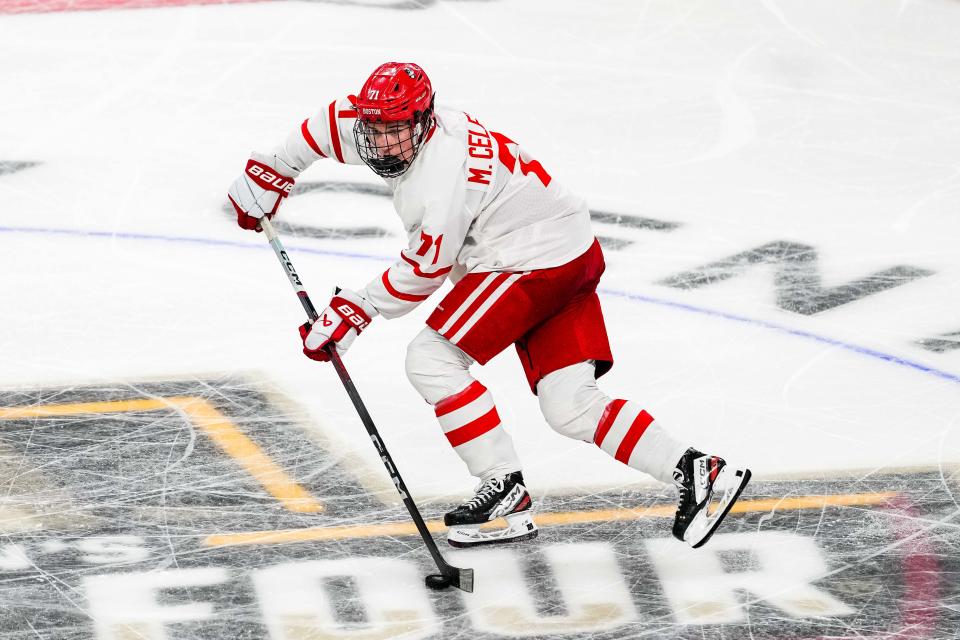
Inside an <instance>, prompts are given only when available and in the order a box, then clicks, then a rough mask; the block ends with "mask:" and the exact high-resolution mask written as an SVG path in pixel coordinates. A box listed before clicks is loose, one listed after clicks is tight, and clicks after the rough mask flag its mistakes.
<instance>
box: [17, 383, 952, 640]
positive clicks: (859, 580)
mask: <svg viewBox="0 0 960 640" xmlns="http://www.w3.org/2000/svg"><path fill="white" fill-rule="evenodd" d="M374 418H375V419H376V416H374ZM357 428H360V425H359V424H358V425H357ZM384 435H385V437H386V438H387V440H388V441H389V435H388V434H384ZM388 444H389V442H388ZM348 460H349V458H347V457H344V452H331V451H325V450H323V447H322V446H319V445H318V444H317V442H316V441H315V440H314V439H312V438H311V437H310V436H309V435H308V434H307V433H306V432H305V431H304V429H303V426H302V423H301V422H300V421H299V419H298V417H297V416H296V415H294V412H293V411H292V410H291V409H290V408H288V407H287V406H286V403H284V402H282V401H277V397H276V396H275V395H271V394H269V393H267V392H265V391H264V390H263V389H261V388H260V387H258V386H257V385H256V384H254V383H251V382H248V381H244V380H239V379H234V378H220V379H207V380H185V381H171V382H153V383H149V384H136V385H134V384H131V385H116V386H91V387H85V388H69V389H38V390H30V391H22V390H21V391H9V392H0V480H2V487H3V489H4V491H3V494H2V497H0V533H2V538H0V603H3V607H2V611H3V613H2V615H0V637H2V638H20V637H23V638H31V637H44V638H58V639H59V638H64V639H71V640H72V639H80V638H97V639H101V640H105V639H110V640H121V639H122V640H127V639H130V638H140V639H161V638H177V639H178V640H180V639H193V638H197V639H211V640H212V639H214V638H251V639H253V638H265V639H266V638H270V639H271V640H281V639H282V640H306V639H308V638H309V639H320V638H325V639H330V638H343V639H350V638H357V639H360V638H362V639H364V640H370V639H376V638H391V637H403V638H430V637H459V636H469V637H478V638H502V637H541V638H547V637H564V638H636V637H656V638H684V639H686V638H690V639H693V638H697V639H703V638H717V639H721V638H722V639H728V638H791V639H800V638H822V637H830V638H894V637H895V638H904V639H906V638H910V639H918V640H919V639H927V638H931V639H932V638H937V639H939V638H943V639H946V638H955V637H957V633H958V631H960V581H958V580H956V576H957V575H958V572H960V516H958V513H960V505H958V503H957V485H958V482H957V480H958V478H960V474H958V473H957V472H956V471H953V472H947V471H924V472H916V473H905V472H901V473H891V474H881V473H873V474H868V475H864V476H862V477H850V478H844V479H839V480H834V481H826V480H810V481H780V482H763V481H757V480H755V481H754V482H752V483H751V485H750V486H749V488H748V490H747V492H746V493H745V495H744V496H743V497H742V499H741V502H740V503H738V505H737V506H736V508H735V509H734V510H733V511H732V512H731V515H730V516H728V518H727V520H726V521H725V523H724V525H723V527H722V528H721V530H720V531H719V532H718V533H717V535H716V536H714V538H713V539H712V540H711V542H710V543H709V544H708V545H707V546H706V547H704V548H702V549H698V550H692V549H689V548H688V547H687V546H685V545H683V544H681V543H679V542H677V541H675V540H673V539H672V538H671V537H670V536H669V528H670V522H671V518H672V514H673V500H674V496H673V491H672V490H666V489H665V490H663V491H661V492H655V491H649V490H644V491H635V490H624V491H609V492H605V493H602V494H592V495H584V496H575V497H570V496H565V497H546V498H541V499H538V504H537V509H538V511H537V520H538V522H539V524H540V526H541V535H540V538H539V539H538V540H537V541H535V542H531V543H526V544H519V545H510V546H500V547H493V548H486V549H479V550H468V551H459V550H453V549H450V550H448V551H446V553H447V554H448V558H449V560H450V561H451V562H454V563H456V564H460V565H461V566H471V567H473V568H474V569H475V570H476V572H477V590H476V592H475V593H473V594H459V593H455V592H452V591H450V592H442V593H428V592H427V591H426V590H425V587H424V586H423V582H422V578H423V575H425V573H427V572H429V571H430V570H431V563H430V560H429V557H428V556H427V554H426V552H425V551H424V549H423V547H422V543H421V542H420V540H419V538H418V536H417V535H416V531H415V529H414V528H413V526H412V525H411V524H410V523H409V521H408V518H407V517H406V515H405V512H404V511H403V510H402V507H400V508H397V507H385V506H384V505H383V504H382V503H380V502H379V501H377V500H376V499H375V498H374V497H373V496H371V494H370V493H369V492H368V491H367V490H365V489H364V488H363V487H362V486H361V485H360V484H359V483H358V482H357V480H356V479H355V476H354V473H353V472H354V471H356V470H355V469H353V468H350V464H349V462H347V461H348ZM397 462H398V464H399V465H401V468H402V467H403V466H404V464H407V465H409V464H415V463H416V461H408V462H407V463H405V462H404V461H403V460H398V461H397ZM533 489H534V491H536V487H534V488H533ZM449 506H450V505H424V515H425V517H426V518H427V519H428V520H429V521H430V522H431V529H432V530H433V531H435V532H436V534H437V535H438V536H442V535H443V531H444V529H443V527H442V524H441V522H440V518H441V516H442V513H443V512H444V511H445V510H446V509H447V508H448V507H449Z"/></svg>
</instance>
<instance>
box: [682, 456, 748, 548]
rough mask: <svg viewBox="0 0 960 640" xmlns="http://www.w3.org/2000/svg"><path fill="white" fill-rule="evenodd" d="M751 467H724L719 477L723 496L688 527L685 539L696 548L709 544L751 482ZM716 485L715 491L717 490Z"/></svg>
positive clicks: (718, 480) (718, 481)
mask: <svg viewBox="0 0 960 640" xmlns="http://www.w3.org/2000/svg"><path fill="white" fill-rule="evenodd" d="M750 475H751V473H750V470H749V469H731V468H730V467H724V469H723V471H721V473H720V477H719V478H718V479H717V483H716V484H717V485H719V486H720V487H722V488H723V497H722V498H720V500H719V502H717V503H716V504H713V505H707V507H706V508H705V509H704V510H703V511H702V512H701V513H699V514H697V516H696V517H695V518H694V519H693V522H691V523H690V526H689V527H687V531H686V534H685V535H684V540H686V542H687V544H689V545H690V546H691V547H693V548H694V549H699V548H700V547H702V546H703V545H705V544H707V541H708V540H710V537H711V536H713V533H714V531H716V530H717V527H719V526H720V524H721V523H722V522H723V519H724V518H725V517H726V515H727V513H729V512H730V509H731V508H732V507H733V505H734V503H735V502H736V501H737V498H739V497H740V494H741V493H743V489H744V487H746V486H747V483H748V482H750ZM716 488H717V487H716V486H715V489H714V491H716Z"/></svg>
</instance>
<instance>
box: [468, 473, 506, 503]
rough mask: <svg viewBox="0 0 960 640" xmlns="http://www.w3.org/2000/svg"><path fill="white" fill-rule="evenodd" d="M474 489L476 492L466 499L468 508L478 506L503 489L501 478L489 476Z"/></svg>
mask: <svg viewBox="0 0 960 640" xmlns="http://www.w3.org/2000/svg"><path fill="white" fill-rule="evenodd" d="M475 491H476V492H477V494H476V495H475V496H473V497H472V498H470V500H468V501H467V506H468V507H470V508H476V507H479V506H480V505H482V504H483V503H484V502H486V501H487V500H489V499H490V498H492V497H493V496H495V495H497V494H498V493H500V492H501V491H503V480H501V479H500V478H490V479H489V480H487V481H486V482H483V483H481V484H479V485H478V486H477V488H476V489H475Z"/></svg>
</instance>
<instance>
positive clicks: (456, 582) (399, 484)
mask: <svg viewBox="0 0 960 640" xmlns="http://www.w3.org/2000/svg"><path fill="white" fill-rule="evenodd" d="M260 228H261V229H263V232H264V235H265V236H266V237H267V240H268V241H269V242H270V246H271V247H273V252H274V253H275V254H276V255H277V260H279V261H280V264H281V265H283V269H284V271H285V272H286V274H287V279H288V280H289V281H290V284H291V286H293V290H294V291H296V292H297V297H298V298H300V304H301V305H302V306H303V310H304V311H306V313H307V317H308V318H310V321H311V322H313V321H315V320H316V319H317V318H318V317H320V314H319V313H317V308H316V307H314V306H313V303H312V302H311V301H310V296H308V295H307V291H306V289H304V287H303V283H302V282H301V281H300V276H298V275H297V271H296V269H294V268H293V263H292V262H291V261H290V256H289V255H288V254H287V252H286V251H285V250H284V248H283V244H281V243H280V238H279V237H278V236H277V232H276V231H274V229H273V224H271V222H270V220H269V219H267V218H262V219H261V220H260ZM327 352H328V353H329V354H330V362H331V363H333V368H334V369H336V371H337V375H339V376H340V381H341V382H342V383H343V387H344V389H346V390H347V395H349V396H350V400H352V401H353V406H354V408H356V410H357V413H358V414H359V416H360V421H361V422H363V426H364V427H366V429H367V434H368V435H369V436H370V440H372V441H373V446H374V447H376V448H377V453H378V454H380V459H381V460H382V461H383V466H384V467H386V469H387V473H388V474H390V479H391V480H393V484H394V486H396V488H397V492H398V493H399V494H400V497H401V498H402V499H403V504H404V505H405V506H406V507H407V511H409V512H410V517H411V518H413V522H414V524H415V525H417V531H419V532H420V537H421V538H423V542H424V544H425V545H427V551H429V552H430V555H431V556H433V561H434V562H435V563H436V564H437V568H438V569H440V573H439V574H436V573H434V574H430V575H428V576H427V577H426V580H425V582H426V585H427V586H428V587H430V588H431V589H446V588H447V587H450V586H454V587H456V588H458V589H460V590H462V591H466V592H468V593H470V592H472V591H473V569H460V568H458V567H454V566H451V565H450V564H447V561H446V560H444V559H443V555H442V554H441V553H440V550H439V549H438V548H437V543H436V542H434V540H433V536H431V535H430V531H429V530H428V529H427V525H426V523H425V522H424V521H423V517H422V516H421V515H420V510H419V509H417V505H416V503H414V501H413V498H411V497H410V492H409V491H407V485H405V484H404V482H403V478H401V477H400V472H399V471H398V470H397V465H395V464H394V463H393V458H392V457H391V456H390V453H389V452H388V451H387V448H386V446H384V444H383V440H381V438H380V434H379V433H378V432H377V427H376V425H374V424H373V418H371V417H370V414H369V413H368V412H367V408H366V407H365V406H364V404H363V400H361V399H360V394H359V393H358V392H357V387H356V386H355V385H354V384H353V380H351V379H350V374H349V373H347V369H346V367H344V366H343V361H342V360H341V359H340V354H339V353H337V350H336V348H335V347H332V346H331V347H330V348H329V349H328V350H327Z"/></svg>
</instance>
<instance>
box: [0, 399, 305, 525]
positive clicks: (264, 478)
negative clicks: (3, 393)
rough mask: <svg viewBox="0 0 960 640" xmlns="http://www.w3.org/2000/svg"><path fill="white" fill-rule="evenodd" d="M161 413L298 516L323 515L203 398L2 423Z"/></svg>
mask: <svg viewBox="0 0 960 640" xmlns="http://www.w3.org/2000/svg"><path fill="white" fill-rule="evenodd" d="M158 410H173V411H176V412H177V413H180V414H182V415H183V416H184V417H186V418H187V420H189V421H190V423H191V424H193V425H194V426H196V427H198V428H199V429H200V430H201V431H203V433H204V434H206V436H207V437H208V438H210V439H211V440H212V441H213V442H214V443H215V444H216V445H217V446H218V447H220V449H221V450H222V451H223V452H224V453H226V454H227V455H228V456H230V457H231V458H233V459H234V460H236V461H237V463H238V464H240V466H241V467H243V468H244V470H246V472H247V473H249V474H250V475H251V476H252V477H253V478H254V479H256V480H257V482H259V483H260V484H261V486H263V488H264V489H266V490H267V492H268V493H269V494H270V495H272V496H273V497H274V498H276V499H277V500H278V501H279V502H280V503H281V504H282V505H283V506H284V508H286V509H287V510H289V511H295V512H298V513H318V512H320V511H323V505H322V504H320V503H319V502H318V501H317V500H316V499H315V498H314V497H313V496H312V495H310V493H309V492H308V491H307V490H306V489H304V488H303V487H301V486H300V485H299V484H297V483H296V482H295V481H294V480H293V479H292V478H290V476H288V475H287V474H286V473H285V472H284V470H283V469H281V468H280V467H279V466H278V465H277V464H276V463H274V462H273V460H271V459H270V457H269V456H268V455H267V454H265V453H264V452H263V450H262V449H260V447H258V446H257V445H256V443H255V442H253V440H251V439H250V438H248V437H247V436H246V435H244V433H243V432H242V431H240V429H238V428H237V426H236V425H235V424H233V422H232V421H230V420H229V419H228V418H227V417H226V416H224V415H223V414H222V413H220V411H218V410H217V408H216V407H214V406H213V405H212V404H210V402H208V401H207V400H205V399H204V398H199V397H189V396H175V397H170V398H149V399H148V398H139V399H135V400H110V401H103V402H80V403H72V404H49V405H33V406H26V407H0V420H24V419H30V418H47V417H56V416H69V415H85V414H87V415H89V414H99V413H130V412H135V411H158Z"/></svg>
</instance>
